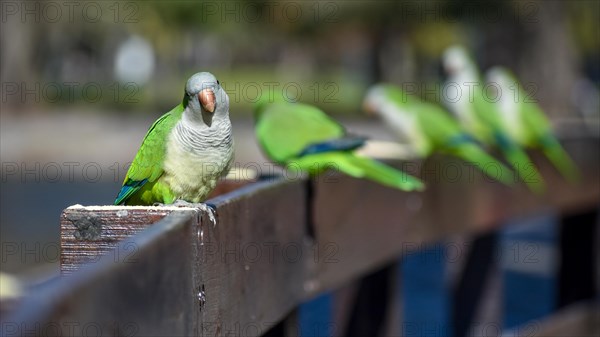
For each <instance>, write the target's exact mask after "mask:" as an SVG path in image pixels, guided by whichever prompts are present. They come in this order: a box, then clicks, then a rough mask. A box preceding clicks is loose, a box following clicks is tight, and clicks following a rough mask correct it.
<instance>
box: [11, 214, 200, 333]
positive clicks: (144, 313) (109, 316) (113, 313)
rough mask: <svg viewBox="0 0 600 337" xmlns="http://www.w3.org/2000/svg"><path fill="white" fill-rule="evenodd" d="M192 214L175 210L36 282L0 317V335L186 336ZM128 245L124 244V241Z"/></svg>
mask: <svg viewBox="0 0 600 337" xmlns="http://www.w3.org/2000/svg"><path fill="white" fill-rule="evenodd" d="M197 218H198V217H197V213H196V212H195V211H193V210H174V211H173V212H172V213H171V214H170V215H168V216H166V217H165V218H164V219H162V220H160V221H159V222H157V223H156V224H154V225H152V226H150V227H148V228H147V229H146V230H144V231H143V232H142V233H139V234H138V235H135V236H134V237H132V238H130V239H128V240H126V241H124V242H121V243H119V244H118V245H117V248H116V249H117V250H127V249H128V247H134V248H135V254H133V255H131V256H129V258H128V259H126V260H117V261H115V260H114V257H113V256H111V255H104V256H102V257H101V258H100V259H99V260H98V261H97V262H96V263H93V264H87V265H85V266H83V267H82V269H81V270H79V271H78V272H76V273H73V274H72V275H68V276H65V277H63V278H61V279H59V280H56V281H55V282H52V283H49V284H46V285H45V286H43V287H42V288H38V289H37V290H36V291H35V292H34V293H32V294H30V296H29V297H28V298H27V299H25V300H24V303H23V304H22V305H21V306H20V309H19V311H18V312H16V313H15V314H14V315H13V316H12V317H8V318H4V319H3V322H2V324H3V332H5V333H6V334H7V335H14V336H21V335H31V336H33V335H35V336H89V335H98V336H189V335H192V334H193V331H194V329H195V326H194V319H193V317H194V315H195V314H196V312H197V311H199V310H200V307H199V301H198V300H197V296H196V295H197V288H196V287H195V286H194V283H193V277H192V276H193V272H192V269H193V267H194V262H195V261H193V260H192V256H193V254H192V252H193V247H194V245H195V240H196V239H195V235H194V234H195V233H196V231H197ZM126 246H127V247H126Z"/></svg>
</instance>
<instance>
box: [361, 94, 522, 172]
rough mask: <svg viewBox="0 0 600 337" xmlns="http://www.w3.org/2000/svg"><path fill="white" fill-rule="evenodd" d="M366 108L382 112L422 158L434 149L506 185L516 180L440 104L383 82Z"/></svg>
mask: <svg viewBox="0 0 600 337" xmlns="http://www.w3.org/2000/svg"><path fill="white" fill-rule="evenodd" d="M364 108H365V109H366V110H367V112H369V113H374V114H377V115H379V116H380V117H381V119H382V120H383V121H384V122H385V124H386V125H387V126H388V127H389V128H390V129H391V130H392V131H393V132H394V133H395V134H396V135H397V136H398V137H399V138H400V139H401V141H402V142H404V143H407V144H408V145H410V146H411V147H412V148H413V150H414V152H415V153H416V154H417V155H418V156H419V157H421V158H425V157H427V156H429V155H431V154H432V153H433V152H442V153H446V154H451V155H454V156H457V157H459V158H462V159H463V160H465V161H467V162H469V163H473V164H474V165H476V166H477V167H478V168H479V169H481V170H482V171H483V172H484V173H486V174H488V175H490V176H491V177H492V178H494V179H498V180H499V181H500V182H502V183H504V184H510V183H511V182H512V181H513V179H512V172H511V170H510V169H508V168H507V167H506V166H504V165H503V164H502V163H500V162H499V161H497V160H496V159H495V158H494V157H492V156H490V155H488V154H487V153H486V152H485V151H484V150H482V149H481V148H480V147H479V145H478V144H477V142H476V141H475V140H474V138H473V137H472V136H470V135H469V134H468V133H466V132H465V131H464V130H462V129H461V127H460V126H459V125H458V123H457V122H456V121H454V120H453V119H452V117H451V116H450V115H449V114H448V113H447V112H446V111H444V110H443V109H442V108H441V107H440V106H438V105H436V104H433V103H427V102H424V101H422V100H420V99H419V98H417V97H414V96H409V95H407V94H406V93H405V92H404V91H402V89H400V88H398V87H396V86H394V85H390V84H379V85H376V86H374V87H372V88H371V89H370V90H369V91H368V93H367V95H366V97H365V100H364Z"/></svg>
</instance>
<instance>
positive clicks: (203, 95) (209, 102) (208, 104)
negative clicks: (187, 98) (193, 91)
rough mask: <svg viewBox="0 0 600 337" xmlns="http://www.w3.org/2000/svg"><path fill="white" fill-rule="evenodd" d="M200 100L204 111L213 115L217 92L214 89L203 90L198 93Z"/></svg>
mask: <svg viewBox="0 0 600 337" xmlns="http://www.w3.org/2000/svg"><path fill="white" fill-rule="evenodd" d="M198 99H199V100H200V104H201V105H202V107H203V108H204V110H206V111H208V112H210V113H213V112H215V105H216V104H217V99H216V98H215V92H214V91H213V90H212V89H203V90H202V91H200V92H199V93H198Z"/></svg>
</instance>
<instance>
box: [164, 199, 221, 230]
mask: <svg viewBox="0 0 600 337" xmlns="http://www.w3.org/2000/svg"><path fill="white" fill-rule="evenodd" d="M173 206H177V207H192V208H198V209H200V210H201V211H202V212H204V213H206V214H207V215H208V219H209V220H210V222H212V224H213V227H215V226H217V210H216V207H215V206H214V205H211V204H205V203H197V204H195V203H191V202H187V201H185V200H179V199H178V200H175V202H173Z"/></svg>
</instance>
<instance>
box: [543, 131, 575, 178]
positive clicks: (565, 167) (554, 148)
mask: <svg viewBox="0 0 600 337" xmlns="http://www.w3.org/2000/svg"><path fill="white" fill-rule="evenodd" d="M541 144H542V152H543V153H544V155H545V156H546V157H547V158H548V160H550V162H551V163H552V165H554V167H556V169H557V170H558V171H559V172H560V174H562V176H563V177H565V178H566V179H567V180H568V181H570V182H571V183H576V182H579V181H580V178H581V177H580V175H579V169H577V166H576V165H575V163H574V162H573V160H572V159H571V157H569V154H568V153H567V152H566V151H565V149H563V147H562V146H561V145H560V143H559V142H558V140H557V139H556V138H554V136H552V135H547V136H546V137H544V138H543V139H542V142H541Z"/></svg>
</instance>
